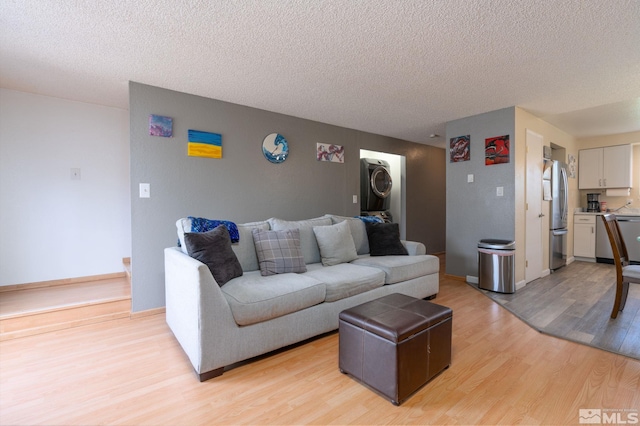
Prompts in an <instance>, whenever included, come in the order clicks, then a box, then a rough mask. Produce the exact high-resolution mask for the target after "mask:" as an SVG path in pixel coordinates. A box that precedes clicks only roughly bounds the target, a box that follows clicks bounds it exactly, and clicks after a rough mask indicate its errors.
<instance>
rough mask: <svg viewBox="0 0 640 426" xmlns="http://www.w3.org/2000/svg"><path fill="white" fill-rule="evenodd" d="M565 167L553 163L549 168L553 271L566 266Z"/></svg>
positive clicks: (566, 207)
mask: <svg viewBox="0 0 640 426" xmlns="http://www.w3.org/2000/svg"><path fill="white" fill-rule="evenodd" d="M568 201H569V198H568V181H567V165H566V164H565V163H562V162H560V161H554V162H553V165H552V167H551V203H550V206H551V218H550V221H549V224H550V228H551V229H550V231H549V242H550V244H551V247H550V248H549V269H551V271H554V270H556V269H558V268H561V267H563V266H564V265H566V264H567V232H568V231H567V215H568V213H569V207H568Z"/></svg>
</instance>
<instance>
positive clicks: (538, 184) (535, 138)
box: [524, 129, 544, 283]
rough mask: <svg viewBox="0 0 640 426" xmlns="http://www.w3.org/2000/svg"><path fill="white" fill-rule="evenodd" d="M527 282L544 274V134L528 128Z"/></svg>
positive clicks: (525, 273)
mask: <svg viewBox="0 0 640 426" xmlns="http://www.w3.org/2000/svg"><path fill="white" fill-rule="evenodd" d="M526 145H527V149H526V152H527V176H526V179H527V180H526V182H527V189H526V203H527V205H526V222H525V226H526V230H525V239H526V242H525V259H526V260H525V272H524V275H525V282H527V283H529V282H531V281H533V280H536V279H538V278H540V277H541V276H542V259H543V247H542V232H543V229H542V218H543V217H544V215H543V213H542V169H543V165H544V162H543V161H544V160H543V156H542V145H543V138H542V135H539V134H537V133H534V132H532V131H531V130H529V129H527V140H526Z"/></svg>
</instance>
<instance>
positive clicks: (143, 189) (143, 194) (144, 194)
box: [140, 183, 151, 198]
mask: <svg viewBox="0 0 640 426" xmlns="http://www.w3.org/2000/svg"><path fill="white" fill-rule="evenodd" d="M140 198H151V184H150V183H141V184H140Z"/></svg>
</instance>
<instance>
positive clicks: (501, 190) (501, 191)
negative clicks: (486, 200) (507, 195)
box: [496, 186, 504, 197]
mask: <svg viewBox="0 0 640 426" xmlns="http://www.w3.org/2000/svg"><path fill="white" fill-rule="evenodd" d="M496 195H497V196H498V197H502V196H503V195H504V187H503V186H498V187H497V188H496Z"/></svg>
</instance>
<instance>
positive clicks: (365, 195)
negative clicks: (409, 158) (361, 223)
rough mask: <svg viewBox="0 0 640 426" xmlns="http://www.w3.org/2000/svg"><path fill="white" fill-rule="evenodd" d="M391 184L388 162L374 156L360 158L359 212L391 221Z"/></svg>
mask: <svg viewBox="0 0 640 426" xmlns="http://www.w3.org/2000/svg"><path fill="white" fill-rule="evenodd" d="M392 185H393V182H392V180H391V174H390V172H389V163H387V162H386V161H384V160H377V159H374V158H361V159H360V210H361V211H360V214H361V215H362V216H377V217H379V218H381V219H382V220H384V221H385V222H393V217H392V216H391V212H390V210H389V209H390V208H391V187H392Z"/></svg>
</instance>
